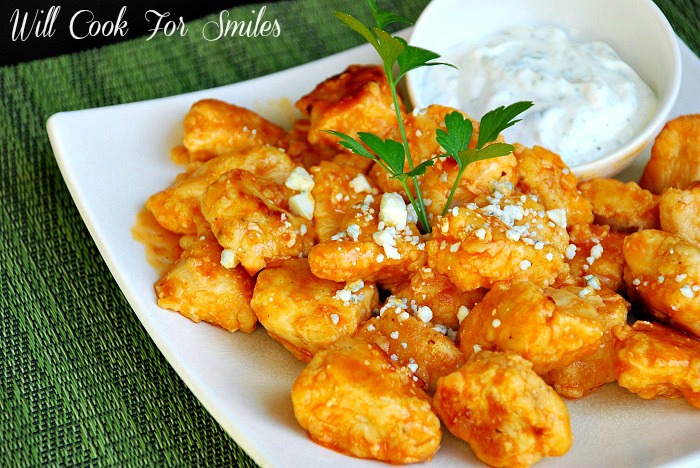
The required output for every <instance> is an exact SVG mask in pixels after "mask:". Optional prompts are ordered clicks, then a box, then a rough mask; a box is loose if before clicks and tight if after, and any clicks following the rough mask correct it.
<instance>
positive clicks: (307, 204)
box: [289, 191, 316, 220]
mask: <svg viewBox="0 0 700 468" xmlns="http://www.w3.org/2000/svg"><path fill="white" fill-rule="evenodd" d="M315 206H316V201H315V200H314V197H313V196H312V195H311V192H307V191H304V192H301V193H297V194H296V195H292V196H291V197H289V210H290V211H291V212H292V213H294V214H295V215H298V216H301V217H302V218H306V219H309V220H310V219H312V218H313V217H314V207H315Z"/></svg>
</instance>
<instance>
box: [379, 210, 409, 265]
mask: <svg viewBox="0 0 700 468" xmlns="http://www.w3.org/2000/svg"><path fill="white" fill-rule="evenodd" d="M405 208H406V206H405V205H404V209H405ZM372 240H374V242H375V243H376V244H377V245H379V246H381V247H382V248H383V249H384V255H386V258H390V259H393V260H399V259H400V258H401V254H399V251H398V250H397V249H396V229H394V228H393V227H389V228H386V229H383V230H381V231H377V232H375V233H374V234H372Z"/></svg>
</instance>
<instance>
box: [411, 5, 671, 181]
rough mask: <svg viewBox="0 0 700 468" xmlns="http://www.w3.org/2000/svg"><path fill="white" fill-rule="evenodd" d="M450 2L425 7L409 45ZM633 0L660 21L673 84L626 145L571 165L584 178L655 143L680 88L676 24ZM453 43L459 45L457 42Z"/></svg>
mask: <svg viewBox="0 0 700 468" xmlns="http://www.w3.org/2000/svg"><path fill="white" fill-rule="evenodd" d="M448 1H456V0H432V1H431V2H430V3H429V4H428V5H427V6H426V7H425V9H424V10H423V12H422V13H421V14H420V16H419V17H418V19H417V20H416V22H415V24H414V26H413V30H412V33H411V37H410V39H409V41H408V42H409V44H410V45H415V46H417V47H422V45H421V44H416V43H415V38H416V37H419V36H417V35H416V31H421V28H423V29H424V28H425V24H426V23H428V24H432V22H433V21H434V18H433V17H434V15H435V14H436V13H435V11H436V10H438V9H439V8H440V7H441V6H442V4H443V3H445V2H448ZM528 1H529V0H520V3H521V4H522V6H523V8H525V7H526V5H527V2H528ZM535 1H537V0H535ZM633 1H635V2H637V3H639V4H640V6H642V7H646V8H647V9H648V10H649V11H650V12H652V13H653V17H654V18H656V20H657V24H658V26H659V28H658V31H659V33H660V34H661V36H662V37H663V38H664V39H665V44H661V47H663V48H665V49H668V51H669V52H670V57H669V58H670V60H671V65H672V70H671V71H670V72H668V73H669V77H670V80H669V81H670V83H669V84H667V85H666V86H663V87H660V88H659V90H658V91H657V92H656V94H657V98H659V101H658V103H657V108H656V110H655V112H654V114H653V116H652V117H651V118H650V119H649V120H648V121H647V122H646V124H645V125H644V126H643V127H641V128H640V129H639V130H638V131H637V132H635V134H634V135H633V136H632V137H631V138H629V139H628V140H627V141H626V142H625V143H624V144H623V145H621V146H619V147H618V148H617V149H615V150H613V151H610V152H608V153H607V154H604V155H602V156H601V157H599V158H597V159H594V160H592V161H587V162H584V163H580V164H576V165H571V166H569V167H570V169H571V171H572V172H573V173H574V174H576V175H577V176H578V177H580V178H582V179H583V178H586V177H592V176H593V175H595V174H599V173H605V174H606V176H609V174H610V171H607V172H606V171H605V170H604V168H605V167H613V168H614V172H615V173H617V172H620V171H622V170H623V169H625V168H626V167H627V166H629V165H630V164H632V162H633V161H634V160H635V159H636V157H637V156H638V155H639V154H641V153H642V152H643V151H644V149H645V148H646V147H647V146H648V145H650V144H651V143H652V141H653V139H654V138H655V137H656V136H657V135H658V134H659V132H660V131H661V129H662V128H663V126H664V125H665V124H666V121H667V119H668V117H669V115H670V113H671V109H672V108H673V106H674V104H675V102H676V99H677V97H678V93H679V91H680V86H681V77H682V63H681V55H680V47H679V45H678V39H677V37H676V33H675V32H674V30H673V27H672V26H671V24H670V23H669V21H668V18H666V16H665V15H664V13H663V12H662V11H661V9H660V8H659V7H658V5H656V3H654V2H653V1H652V0H633ZM489 5H490V6H492V7H493V6H495V5H497V2H493V1H492V2H489ZM438 11H439V10H438ZM517 23H518V21H517V19H514V21H513V24H517ZM453 42H454V43H455V44H456V43H457V42H458V41H453ZM633 68H634V67H633ZM415 76H416V75H415V74H411V73H409V74H408V75H407V76H406V91H407V95H408V98H409V101H410V102H411V105H412V106H416V102H417V101H418V99H416V95H417V91H416V86H415V80H416V78H415ZM619 161H623V164H618V165H617V166H616V165H615V163H616V162H619Z"/></svg>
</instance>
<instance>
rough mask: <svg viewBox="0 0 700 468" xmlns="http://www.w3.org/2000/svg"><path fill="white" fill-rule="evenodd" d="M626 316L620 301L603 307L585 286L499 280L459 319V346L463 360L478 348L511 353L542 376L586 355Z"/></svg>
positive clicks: (625, 310) (596, 296)
mask: <svg viewBox="0 0 700 468" xmlns="http://www.w3.org/2000/svg"><path fill="white" fill-rule="evenodd" d="M611 294H614V293H611ZM618 297H619V296H618ZM609 308H610V309H609ZM626 317H627V303H626V301H625V300H624V299H622V298H621V297H620V298H619V301H618V302H615V303H610V304H607V303H606V302H605V301H604V300H603V299H602V298H601V296H600V295H599V294H597V291H596V290H594V289H593V288H591V287H586V288H580V287H576V286H568V287H565V288H561V289H555V288H546V289H544V290H542V289H541V288H540V287H539V286H537V285H536V284H534V283H531V282H529V281H520V282H515V283H508V282H501V283H497V284H496V285H495V286H494V287H493V289H491V290H490V291H489V292H488V293H487V294H486V296H484V299H483V300H482V301H481V302H479V303H478V304H477V305H476V306H474V308H473V309H472V310H471V311H470V312H469V314H468V315H467V316H466V317H464V319H463V320H462V323H461V324H460V326H459V347H460V349H461V350H462V352H463V353H464V355H465V356H466V357H467V358H468V357H469V356H471V355H472V354H474V353H476V352H478V351H479V350H482V349H484V350H489V351H512V352H515V353H517V354H519V355H521V356H522V357H524V358H525V359H527V360H529V361H530V362H532V363H533V366H534V367H533V369H534V370H535V372H537V373H538V374H543V373H545V372H549V371H550V370H552V369H556V368H560V367H563V366H567V365H569V364H571V363H572V362H574V361H576V360H579V359H582V358H584V357H586V356H588V355H590V354H592V353H593V352H594V351H595V350H596V349H597V348H598V346H600V344H601V339H602V337H603V334H604V333H605V332H606V331H608V330H610V329H611V328H613V327H614V326H616V325H622V324H624V323H625V320H626Z"/></svg>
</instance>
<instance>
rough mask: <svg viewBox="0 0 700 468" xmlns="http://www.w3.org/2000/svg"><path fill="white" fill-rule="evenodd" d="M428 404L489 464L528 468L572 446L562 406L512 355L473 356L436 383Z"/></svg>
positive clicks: (532, 373) (555, 395) (485, 353)
mask: <svg viewBox="0 0 700 468" xmlns="http://www.w3.org/2000/svg"><path fill="white" fill-rule="evenodd" d="M433 404H434V405H435V410H436V411H437V413H438V415H439V416H440V419H441V420H442V421H443V422H444V423H445V425H446V426H447V428H448V429H449V430H450V432H452V433H453V434H454V435H456V436H457V437H459V438H461V439H463V440H465V441H467V442H468V443H469V445H470V447H471V448H472V450H473V451H474V453H475V454H476V456H477V457H479V459H480V460H482V461H483V462H485V463H488V464H489V465H491V466H509V467H524V466H530V465H533V464H535V463H537V462H538V461H539V460H540V459H542V458H543V457H548V456H561V455H563V454H565V453H566V452H567V451H568V450H569V448H570V447H571V444H572V442H573V436H572V433H571V426H570V423H569V412H568V410H567V409H566V406H565V405H564V402H563V401H562V400H561V398H559V396H558V395H557V394H556V393H555V392H554V390H552V388H551V387H549V386H547V384H545V383H544V381H542V379H541V378H540V377H539V376H538V375H537V374H535V373H534V372H533V371H532V369H531V364H530V363H529V362H527V361H526V360H525V359H523V358H521V357H520V356H518V355H516V354H513V353H494V352H489V351H481V352H480V353H477V354H476V355H474V356H473V357H472V358H471V359H470V360H469V362H467V364H465V365H464V366H462V367H461V368H460V369H459V370H457V371H455V372H453V373H452V374H450V375H448V376H446V377H443V378H441V379H440V380H439V381H438V384H437V391H436V392H435V397H434V398H433Z"/></svg>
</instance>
